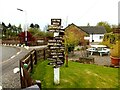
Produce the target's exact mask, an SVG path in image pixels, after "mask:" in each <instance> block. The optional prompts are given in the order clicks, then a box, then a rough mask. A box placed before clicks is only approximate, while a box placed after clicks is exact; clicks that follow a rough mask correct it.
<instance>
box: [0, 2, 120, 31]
mask: <svg viewBox="0 0 120 90" xmlns="http://www.w3.org/2000/svg"><path fill="white" fill-rule="evenodd" d="M118 1H119V0H0V22H5V23H6V24H8V23H9V22H10V23H11V24H16V25H19V24H20V23H22V25H23V24H24V23H25V13H24V12H20V11H18V10H17V8H20V9H23V10H25V11H26V12H27V23H28V24H30V23H37V24H39V25H40V27H41V29H43V28H44V26H45V25H47V24H50V19H51V18H61V19H62V22H63V23H62V25H63V26H66V24H70V23H75V24H76V25H80V26H82V25H87V23H90V25H96V24H97V22H100V21H107V22H108V23H110V24H118Z"/></svg>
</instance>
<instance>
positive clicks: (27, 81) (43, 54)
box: [20, 48, 49, 88]
mask: <svg viewBox="0 0 120 90" xmlns="http://www.w3.org/2000/svg"><path fill="white" fill-rule="evenodd" d="M48 55H49V53H48V51H47V48H42V49H36V50H35V49H34V50H32V51H31V52H29V53H28V54H27V55H26V56H25V57H24V58H23V59H21V60H20V80H21V88H26V87H29V86H31V85H34V84H37V85H38V86H39V87H40V88H41V83H40V81H38V80H37V82H36V81H34V80H32V78H31V77H30V73H31V72H32V70H33V67H34V65H36V64H37V60H41V59H43V60H45V59H46V58H47V57H48ZM25 65H27V66H25Z"/></svg>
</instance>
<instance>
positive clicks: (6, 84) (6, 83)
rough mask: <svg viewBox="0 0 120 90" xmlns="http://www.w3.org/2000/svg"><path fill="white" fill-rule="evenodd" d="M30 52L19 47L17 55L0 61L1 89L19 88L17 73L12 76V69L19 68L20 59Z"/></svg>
mask: <svg viewBox="0 0 120 90" xmlns="http://www.w3.org/2000/svg"><path fill="white" fill-rule="evenodd" d="M29 51H30V50H27V49H25V48H20V47H19V53H16V54H15V56H14V57H12V58H9V59H7V60H4V61H2V63H0V68H2V87H3V88H20V77H19V73H17V74H14V73H13V69H14V68H16V67H19V60H20V59H22V58H23V57H24V56H25V55H26V54H27V53H28V52H29Z"/></svg>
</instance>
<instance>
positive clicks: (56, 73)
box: [54, 67, 60, 85]
mask: <svg viewBox="0 0 120 90" xmlns="http://www.w3.org/2000/svg"><path fill="white" fill-rule="evenodd" d="M59 69H60V68H59V67H54V84H55V85H58V84H60V73H59V72H60V70H59Z"/></svg>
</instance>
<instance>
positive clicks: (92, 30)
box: [80, 26, 106, 42]
mask: <svg viewBox="0 0 120 90" xmlns="http://www.w3.org/2000/svg"><path fill="white" fill-rule="evenodd" d="M80 28H81V29H82V30H83V31H85V32H87V33H88V34H89V35H88V36H86V37H84V38H85V39H86V40H89V42H102V40H103V37H104V34H105V33H106V30H105V28H104V27H103V26H80Z"/></svg>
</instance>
